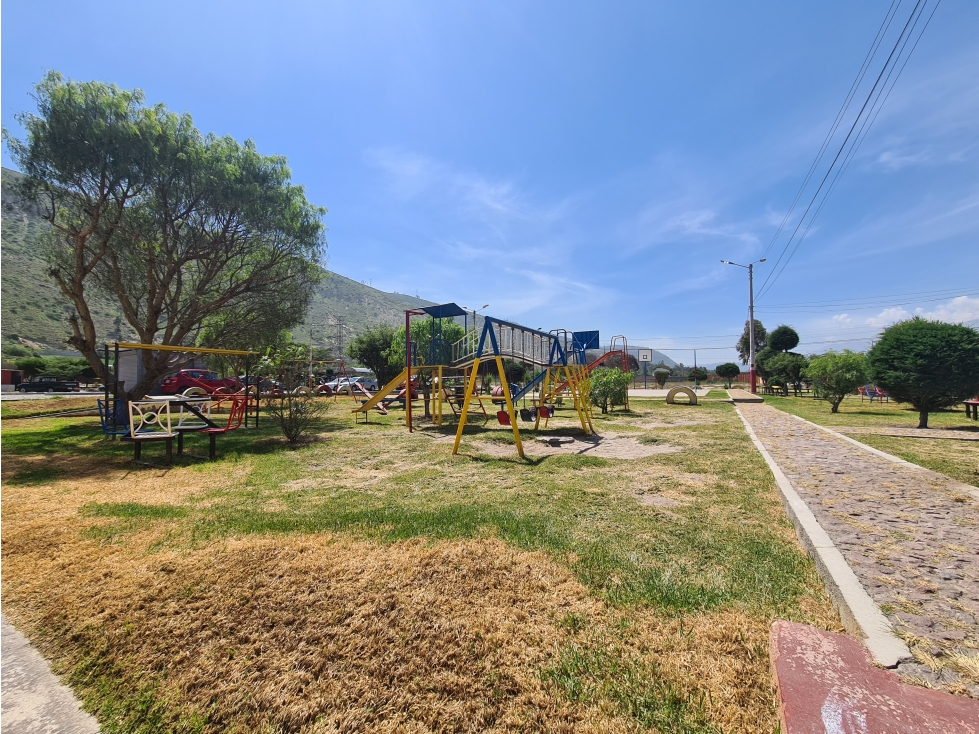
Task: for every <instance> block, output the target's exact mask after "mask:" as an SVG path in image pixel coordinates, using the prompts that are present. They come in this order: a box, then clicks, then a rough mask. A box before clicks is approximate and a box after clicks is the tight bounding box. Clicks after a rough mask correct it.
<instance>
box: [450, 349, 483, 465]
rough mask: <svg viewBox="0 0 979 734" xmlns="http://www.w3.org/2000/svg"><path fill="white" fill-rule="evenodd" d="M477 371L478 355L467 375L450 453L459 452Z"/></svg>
mask: <svg viewBox="0 0 979 734" xmlns="http://www.w3.org/2000/svg"><path fill="white" fill-rule="evenodd" d="M478 373H479V357H476V359H474V360H473V365H472V372H470V373H469V374H470V376H469V384H468V385H467V386H466V397H465V399H464V400H463V401H462V413H460V414H459V427H458V428H457V429H456V440H455V443H454V444H453V445H452V454H453V455H455V454H458V453H459V443H460V442H461V441H462V430H463V429H464V428H465V427H466V416H467V415H469V401H470V399H472V396H473V388H475V387H476V375H477V374H478Z"/></svg>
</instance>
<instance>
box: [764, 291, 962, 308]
mask: <svg viewBox="0 0 979 734" xmlns="http://www.w3.org/2000/svg"><path fill="white" fill-rule="evenodd" d="M965 290H968V288H943V289H941V290H936V291H916V292H912V293H891V294H889V295H881V296H854V297H853V298H840V299H838V300H828V301H797V302H796V303H773V304H771V307H774V308H789V307H791V306H840V307H844V308H845V307H846V306H847V304H849V303H851V302H858V301H869V300H881V299H885V298H911V297H913V296H938V295H944V297H945V298H954V297H955V295H956V294H961V293H962V292H963V291H965Z"/></svg>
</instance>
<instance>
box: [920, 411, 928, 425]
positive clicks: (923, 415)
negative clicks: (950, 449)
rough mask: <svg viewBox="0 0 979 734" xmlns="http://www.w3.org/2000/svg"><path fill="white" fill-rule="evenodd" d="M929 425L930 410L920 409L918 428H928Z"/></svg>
mask: <svg viewBox="0 0 979 734" xmlns="http://www.w3.org/2000/svg"><path fill="white" fill-rule="evenodd" d="M927 427H928V411H927V410H919V411H918V428H927Z"/></svg>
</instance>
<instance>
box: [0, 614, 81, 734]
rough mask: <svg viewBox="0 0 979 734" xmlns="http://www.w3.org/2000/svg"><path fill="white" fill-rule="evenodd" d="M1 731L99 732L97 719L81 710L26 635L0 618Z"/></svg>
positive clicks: (14, 733) (40, 733)
mask: <svg viewBox="0 0 979 734" xmlns="http://www.w3.org/2000/svg"><path fill="white" fill-rule="evenodd" d="M0 631H2V640H0V643H2V645H3V653H2V654H3V662H2V673H0V678H2V680H0V686H2V689H3V696H2V704H0V714H2V726H3V728H2V732H3V734H98V731H99V725H98V722H97V721H96V720H95V719H94V718H92V717H91V716H90V715H89V714H87V713H85V712H84V711H82V710H81V706H80V704H79V703H78V699H76V698H75V696H74V695H73V694H72V692H71V690H70V689H68V688H67V687H66V686H64V685H62V684H61V682H60V681H59V680H58V679H57V678H56V677H55V675H54V673H52V672H51V669H50V668H49V667H48V663H47V661H46V660H45V659H44V658H43V657H41V655H40V653H38V652H37V650H35V649H34V648H33V647H31V645H30V643H29V642H28V641H27V638H26V637H24V636H23V635H22V634H21V633H20V632H18V631H17V630H16V628H14V626H13V625H11V624H10V623H9V622H8V621H7V618H6V617H0Z"/></svg>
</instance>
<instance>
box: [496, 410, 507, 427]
mask: <svg viewBox="0 0 979 734" xmlns="http://www.w3.org/2000/svg"><path fill="white" fill-rule="evenodd" d="M496 419H497V420H498V421H499V422H500V425H501V426H509V425H510V414H509V413H507V412H506V411H505V410H498V411H496Z"/></svg>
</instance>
